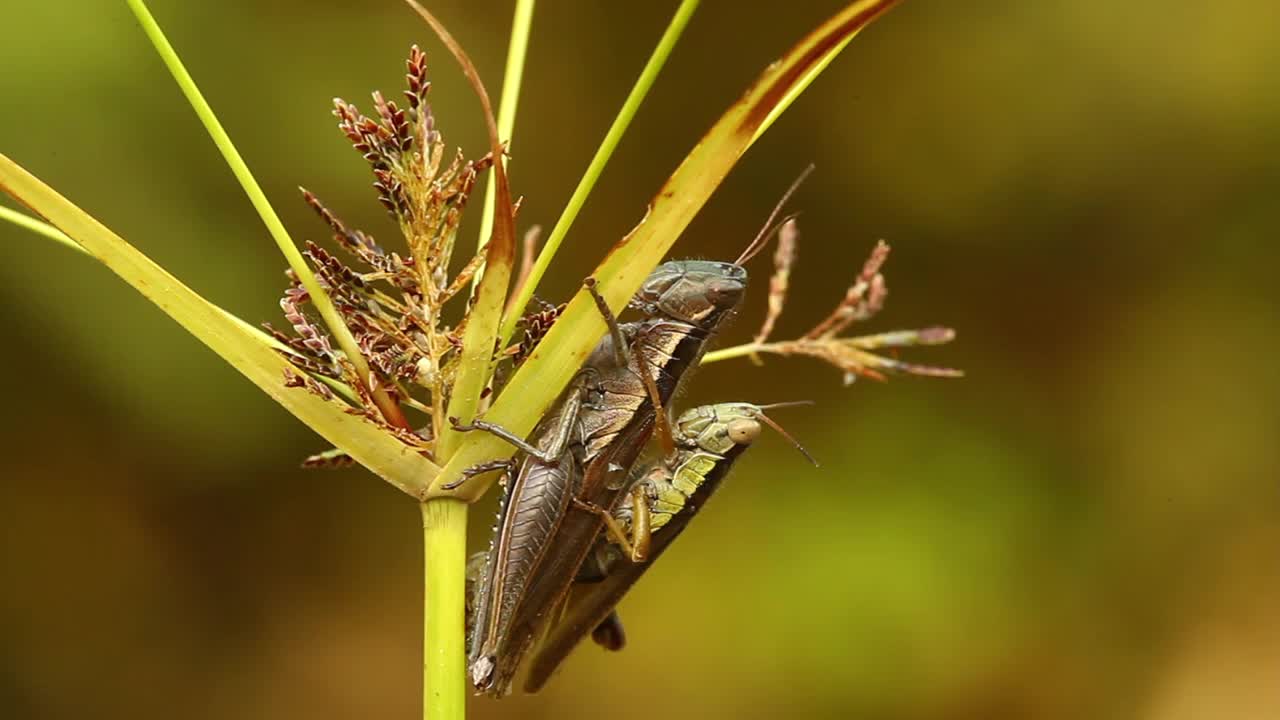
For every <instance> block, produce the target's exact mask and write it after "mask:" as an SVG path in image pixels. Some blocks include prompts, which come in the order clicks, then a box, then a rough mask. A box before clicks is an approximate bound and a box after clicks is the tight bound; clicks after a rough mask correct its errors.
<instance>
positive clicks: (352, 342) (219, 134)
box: [125, 0, 409, 427]
mask: <svg viewBox="0 0 1280 720" xmlns="http://www.w3.org/2000/svg"><path fill="white" fill-rule="evenodd" d="M125 1H126V2H127V3H128V5H129V9H131V10H132V11H133V14H134V15H135V16H137V18H138V23H139V24H141V25H142V30H143V32H145V33H146V34H147V37H148V39H150V40H151V44H152V45H153V46H155V49H156V52H157V53H158V54H159V55H160V59H161V60H163V61H164V64H165V66H166V67H167V68H168V69H169V73H170V74H172V75H173V79H174V80H175V81H176V82H177V83H178V87H179V88H180V89H181V90H182V94H183V95H184V96H185V97H186V99H187V102H188V103H189V104H190V105H191V109H192V110H195V113H196V116H197V117H199V118H200V122H201V123H202V124H203V125H204V128H205V131H206V132H208V133H209V137H210V138H211V139H212V140H213V144H214V145H216V146H217V148H218V152H220V153H222V159H223V160H224V161H225V162H226V163H227V166H228V167H230V168H231V173H232V174H233V175H235V177H236V180H238V181H239V182H240V187H241V188H243V189H244V192H245V195H248V196H249V202H251V203H253V207H254V209H255V210H257V211H258V216H259V217H261V218H262V222H263V224H264V225H266V226H267V231H268V232H269V233H270V234H271V237H272V239H274V240H275V242H276V245H277V246H278V247H279V248H280V252H281V253H282V254H283V255H284V257H285V260H287V261H288V263H289V267H290V268H292V269H293V271H294V272H295V273H297V275H298V280H299V281H300V282H301V283H302V286H303V287H304V288H306V290H307V294H308V295H310V296H311V304H312V305H314V306H315V308H316V311H317V312H318V313H320V317H321V319H323V320H324V323H325V325H326V326H327V327H328V328H329V332H331V333H333V337H334V339H335V340H336V341H337V343H338V347H340V348H342V351H343V352H344V353H346V355H347V360H348V361H350V362H351V364H352V365H353V366H354V367H355V369H356V374H357V375H358V376H359V379H360V382H361V383H363V384H364V386H365V387H366V388H369V387H371V386H370V383H369V363H368V361H367V360H366V359H365V357H364V355H363V354H362V353H361V352H360V348H359V346H358V345H357V344H356V339H355V337H353V336H352V335H351V330H350V329H348V328H347V325H346V323H344V322H343V321H342V317H341V316H340V315H339V314H338V310H337V308H335V307H334V306H333V301H332V300H330V299H329V295H328V293H326V292H325V291H324V288H322V287H320V282H319V281H318V280H317V279H316V276H315V273H313V272H311V266H309V265H307V262H306V260H304V259H303V257H302V253H301V252H299V250H298V246H297V245H294V243H293V238H291V237H289V232H288V231H287V230H285V227H284V223H283V222H281V221H280V216H278V215H276V211H275V209H274V208H272V207H271V203H270V202H269V201H268V200H267V195H266V193H264V192H262V187H261V186H259V185H258V181H257V180H256V179H255V178H254V177H253V173H252V172H250V171H249V166H248V165H247V164H245V161H244V158H242V157H241V156H240V152H239V151H238V150H236V147H235V145H234V144H233V143H232V142H231V136H230V135H228V134H227V131H226V130H224V129H223V127H222V123H221V122H219V121H218V117H217V116H216V115H215V114H214V112H213V108H212V107H211V106H210V105H209V102H208V101H207V100H205V98H204V95H203V94H202V93H201V92H200V88H198V87H197V86H196V82H195V80H194V79H193V78H192V77H191V74H190V73H188V72H187V69H186V68H185V67H183V65H182V60H181V59H179V58H178V53H177V51H176V50H174V49H173V45H171V44H169V40H168V39H167V38H166V37H165V36H164V32H163V31H162V30H161V29H160V25H159V24H158V23H157V22H156V19H155V18H154V17H152V15H151V11H150V10H148V9H147V5H146V3H145V2H143V0H125ZM371 395H372V397H373V399H374V402H375V403H376V404H377V405H378V409H380V410H381V411H382V415H383V417H384V418H386V420H387V422H389V423H392V424H395V425H400V426H401V427H408V426H409V423H408V421H407V420H405V417H404V413H403V412H402V411H401V410H400V406H399V405H396V403H395V401H394V400H392V399H391V396H390V395H388V394H387V391H386V390H385V389H383V388H374V389H373V390H372V391H371Z"/></svg>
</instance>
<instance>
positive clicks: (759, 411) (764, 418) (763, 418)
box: [756, 400, 818, 467]
mask: <svg viewBox="0 0 1280 720" xmlns="http://www.w3.org/2000/svg"><path fill="white" fill-rule="evenodd" d="M812 404H813V402H812V401H810V400H800V401H796V402H783V403H773V404H772V405H758V406H757V407H756V417H758V418H760V422H762V423H764V424H765V425H768V426H769V427H771V428H773V430H774V432H776V433H778V434H779V435H781V436H782V437H783V438H785V439H786V440H787V442H789V443H791V444H792V446H794V447H795V449H797V450H799V451H800V454H801V455H803V456H804V457H805V459H806V460H808V461H809V462H811V463H813V466H814V467H818V461H817V459H815V458H814V457H813V456H812V455H810V454H809V451H808V450H805V449H804V446H803V445H801V444H800V441H799V440H796V439H795V438H794V437H792V436H791V433H789V432H787V431H786V430H785V429H783V427H782V426H781V425H779V424H778V423H777V422H776V421H775V420H774V419H773V418H771V417H769V416H768V415H765V414H764V411H765V409H766V408H777V407H794V406H796V405H812Z"/></svg>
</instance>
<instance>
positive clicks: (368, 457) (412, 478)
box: [0, 155, 439, 497]
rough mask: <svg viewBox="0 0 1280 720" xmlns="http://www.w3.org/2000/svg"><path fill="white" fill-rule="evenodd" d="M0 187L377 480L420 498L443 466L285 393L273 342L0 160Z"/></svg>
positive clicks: (334, 409) (322, 404) (356, 421)
mask: <svg viewBox="0 0 1280 720" xmlns="http://www.w3.org/2000/svg"><path fill="white" fill-rule="evenodd" d="M0 189H3V190H4V191H5V192H7V193H9V194H10V195H12V196H13V197H14V198H15V199H17V200H19V201H20V202H22V203H23V204H25V205H27V206H28V207H30V208H31V209H32V210H33V211H35V212H36V213H38V214H40V215H42V216H44V217H45V218H47V219H48V220H49V221H50V222H51V223H52V224H53V225H54V226H56V227H57V228H59V229H60V230H62V231H63V232H64V233H66V234H67V235H68V236H70V237H71V239H73V240H74V241H75V242H76V243H78V244H79V245H80V247H82V248H83V249H84V250H85V251H86V252H88V253H89V254H90V255H93V256H94V257H95V258H97V259H98V260H100V261H101V262H102V263H103V264H104V265H106V266H107V267H109V268H111V270H112V271H113V272H115V273H116V274H117V275H119V276H120V277H121V278H122V279H123V280H124V281H125V282H127V283H129V284H130V285H132V286H133V288H134V289H135V290H137V291H138V292H140V293H142V295H143V296H144V297H146V298H147V299H148V300H150V301H151V302H153V303H155V304H156V306H158V307H159V308H160V309H161V310H163V311H164V312H165V313H166V314H168V315H169V317H171V318H173V319H174V320H176V321H177V322H178V324H180V325H182V326H183V327H184V328H186V329H187V331H188V332H190V333H191V334H192V335H195V336H196V338H198V339H199V340H200V341H201V342H203V343H204V344H205V345H207V346H209V348H210V349H211V350H213V351H214V352H216V353H217V354H218V355H219V356H220V357H222V359H223V360H226V361H227V362H229V363H231V365H232V366H233V367H234V368H235V369H237V370H239V371H240V372H241V373H242V374H243V375H244V376H245V377H247V378H249V380H251V381H252V382H253V384H255V385H257V386H258V387H259V388H261V389H262V391H263V392H265V393H266V394H267V395H269V396H270V397H271V398H272V399H273V400H275V401H276V402H278V403H280V404H281V405H283V406H284V408H285V409H286V410H288V411H289V412H291V413H293V415H294V416H295V417H297V418H298V419H299V420H301V421H302V422H303V423H305V424H306V425H307V426H308V427H310V428H311V429H312V430H315V431H316V432H317V433H319V434H320V435H321V436H322V437H324V438H325V440H328V441H329V442H330V443H333V444H334V445H335V446H337V447H339V448H341V449H342V450H344V451H346V452H347V453H349V454H350V455H351V457H353V458H355V459H356V461H357V462H359V463H360V464H362V465H364V466H365V467H367V468H369V469H370V470H372V471H373V472H374V473H375V474H377V475H378V476H379V477H382V478H383V479H384V480H386V481H387V482H389V483H391V484H392V485H395V486H396V487H398V488H400V489H401V490H403V491H405V492H407V493H409V494H410V495H413V496H415V497H417V496H419V495H421V493H422V490H423V489H424V488H425V486H426V484H427V483H428V482H429V481H430V480H431V478H433V477H435V475H436V474H437V473H438V472H439V467H437V466H436V465H435V463H432V462H431V461H429V460H427V459H426V458H425V457H423V456H422V455H420V454H419V453H417V452H415V451H413V450H412V449H410V448H409V447H408V446H406V445H404V444H403V443H401V442H400V441H399V440H397V439H395V438H394V437H392V436H391V435H390V434H388V433H386V432H384V431H383V430H382V429H380V428H378V427H377V426H375V425H373V424H372V423H370V422H368V421H366V420H364V419H362V418H360V417H357V416H354V415H351V414H349V413H347V412H345V411H344V410H343V406H342V404H341V403H338V402H330V401H326V400H323V399H321V398H319V397H317V396H315V395H313V394H311V393H309V392H307V391H306V390H302V389H296V388H286V387H285V386H284V375H285V373H286V372H287V371H288V372H294V371H293V370H292V366H291V365H290V364H289V363H288V362H286V361H285V360H284V358H282V357H280V355H279V353H277V351H276V350H275V349H273V347H272V344H271V343H270V342H269V339H268V338H266V337H265V336H263V335H261V334H260V333H257V332H255V331H254V330H252V329H250V328H249V327H248V326H247V325H246V324H244V323H243V322H241V321H239V320H237V319H234V316H232V315H231V314H230V313H227V312H226V311H224V310H223V309H222V308H220V307H218V306H216V305H214V304H212V303H210V302H209V301H207V300H205V299H204V298H203V297H201V296H200V295H199V294H198V293H196V292H195V291H194V290H192V289H191V288H189V287H187V286H186V285H184V284H182V282H181V281H179V280H178V279H177V278H175V277H174V276H172V275H170V274H169V273H168V272H167V271H166V270H165V269H164V268H162V267H160V266H159V265H157V264H155V263H154V262H152V261H151V259H150V258H148V257H147V256H146V255H143V254H142V253H141V252H139V251H138V250H137V248H134V247H133V246H132V245H130V244H129V243H127V242H125V241H124V240H123V239H122V238H120V236H118V235H116V234H115V233H113V232H111V231H110V230H108V229H107V228H106V227H105V226H104V225H102V223H100V222H98V221H97V220H95V219H93V218H92V217H90V216H89V215H88V214H87V213H86V212H84V211H83V210H81V209H80V208H78V207H76V206H75V205H74V204H73V203H72V202H71V201H69V200H67V199H66V198H64V197H62V196H61V195H59V194H58V193H57V192H55V191H54V190H53V189H52V188H50V187H49V186H48V185H45V184H44V183H42V182H41V181H40V180H39V179H38V178H36V177H35V176H33V175H31V174H30V173H28V172H27V171H26V170H24V169H23V168H22V167H20V166H19V165H18V164H17V163H15V162H13V161H12V160H10V159H9V158H8V157H6V156H4V155H0Z"/></svg>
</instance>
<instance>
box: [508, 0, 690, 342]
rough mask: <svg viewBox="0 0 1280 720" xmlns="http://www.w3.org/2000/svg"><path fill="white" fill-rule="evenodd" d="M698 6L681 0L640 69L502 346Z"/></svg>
mask: <svg viewBox="0 0 1280 720" xmlns="http://www.w3.org/2000/svg"><path fill="white" fill-rule="evenodd" d="M697 8H698V0H684V1H683V2H681V3H680V7H679V8H677V9H676V14H675V15H674V16H673V17H672V18H671V23H670V24H668V25H667V30H666V32H664V33H663V34H662V39H660V40H659V41H658V46H657V47H655V48H654V49H653V54H652V55H650V56H649V62H647V63H645V66H644V70H642V71H641V72H640V77H639V78H637V79H636V84H635V85H634V86H632V88H631V93H630V94H629V95H627V99H626V101H625V102H623V103H622V109H621V110H619V111H618V116H617V117H615V118H614V119H613V125H611V126H610V127H609V132H607V133H606V134H605V136H604V140H603V141H601V142H600V147H599V148H597V149H596V154H595V157H593V158H591V164H590V165H588V166H587V171H586V172H585V173H583V175H582V179H581V180H579V181H578V187H576V188H574V190H573V195H571V196H570V197H569V203H568V204H567V205H565V208H564V212H562V213H560V219H559V220H556V224H555V227H553V228H552V229H551V234H550V235H548V236H547V244H546V245H544V246H543V247H542V252H540V253H538V261H537V262H536V263H534V265H533V270H532V272H530V273H529V279H528V280H526V281H525V283H524V285H523V286H521V287H520V289H519V291H518V292H519V293H520V294H519V295H517V296H516V300H515V303H513V304H512V305H510V308H511V313H510V314H509V315H508V316H507V317H505V318H503V321H502V330H501V331H500V332H499V333H498V337H499V338H500V339H501V340H502V342H501V343H499V347H505V346H506V345H507V343H508V342H509V341H510V340H511V335H512V334H513V333H514V332H515V330H516V323H517V322H519V320H520V315H521V313H523V312H524V308H525V306H527V305H528V304H529V300H531V299H532V298H533V291H534V290H536V289H537V287H538V281H539V280H541V279H542V276H543V275H544V274H546V272H547V268H548V267H550V266H551V259H552V258H553V257H555V254H556V251H557V250H559V249H560V243H561V242H563V241H564V238H565V235H568V234H569V228H570V227H572V226H573V221H574V220H576V219H577V217H578V212H579V211H581V210H582V206H583V205H584V204H585V203H586V202H587V196H589V195H590V194H591V190H592V189H593V188H595V186H596V181H597V180H599V179H600V175H601V173H603V172H604V168H605V165H608V164H609V158H611V157H613V151H614V150H615V149H616V148H617V147H618V143H619V142H621V141H622V136H623V135H624V134H626V132H627V128H629V127H631V121H632V120H633V119H634V118H635V116H636V112H637V111H638V110H639V109H640V104H641V103H643V102H644V99H645V97H646V96H647V95H648V94H649V88H651V87H653V82H654V81H655V80H657V79H658V73H659V72H661V71H662V66H663V65H665V64H666V63H667V58H668V57H670V56H671V51H672V50H673V49H674V48H675V45H676V41H677V40H679V39H680V34H681V33H683V32H684V28H685V26H686V25H688V24H689V18H691V17H692V16H693V11H694V10H696V9H697Z"/></svg>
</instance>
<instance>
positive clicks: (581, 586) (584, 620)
mask: <svg viewBox="0 0 1280 720" xmlns="http://www.w3.org/2000/svg"><path fill="white" fill-rule="evenodd" d="M791 404H794V403H779V404H776V405H753V404H751V403H742V402H737V403H720V404H716V405H703V406H700V407H695V408H693V409H691V410H687V411H685V412H684V413H683V414H682V415H681V416H680V418H679V419H678V420H677V421H676V423H675V427H674V431H675V441H676V447H675V450H674V451H673V452H671V453H669V454H668V455H667V457H665V458H663V459H661V460H659V461H657V462H655V463H653V464H652V465H651V466H649V467H648V468H647V469H644V470H641V471H640V472H639V473H638V474H637V475H636V478H635V480H634V481H633V484H632V492H630V493H629V494H628V495H626V496H625V497H624V498H623V500H622V502H621V503H620V504H619V506H618V507H617V509H615V510H614V512H613V514H612V516H611V517H610V519H609V520H608V521H606V526H607V527H608V528H609V532H608V533H606V534H602V535H601V537H600V538H599V539H598V540H597V541H596V544H595V547H594V548H593V551H592V554H591V557H590V558H589V560H588V562H587V563H585V564H584V565H583V567H582V568H581V570H580V571H579V574H578V577H577V579H576V582H575V584H574V586H573V589H572V593H571V594H570V595H569V597H568V599H567V602H566V604H565V607H564V609H563V611H562V613H561V614H560V618H559V620H558V621H557V622H556V623H555V624H554V625H553V626H552V627H551V629H550V631H549V633H548V635H547V637H546V638H545V640H544V641H543V642H542V644H541V645H540V646H539V647H538V650H537V652H536V654H535V655H534V658H533V661H532V663H531V666H530V672H529V676H528V678H527V679H526V682H525V688H524V689H525V691H526V692H537V691H538V690H539V689H541V688H542V687H543V685H545V684H546V682H547V680H548V679H549V678H550V677H551V675H552V673H553V672H554V671H555V670H556V668H558V667H559V665H560V664H561V663H562V662H563V661H564V659H565V658H566V657H567V656H568V654H569V653H570V651H572V650H573V648H574V647H575V646H576V645H577V644H578V642H580V641H581V639H582V638H583V637H584V636H585V635H586V634H587V633H588V632H590V633H591V636H592V638H593V639H594V640H595V641H596V643H597V644H600V645H602V646H604V647H605V648H607V649H610V650H620V649H621V648H622V646H623V645H624V644H625V642H626V640H625V634H624V632H623V630H622V623H621V621H620V620H619V619H618V616H617V613H616V611H615V609H614V608H615V607H616V606H617V604H618V602H619V601H620V600H621V599H622V597H623V595H625V594H626V592H627V591H628V590H629V589H630V588H631V586H632V585H634V584H635V583H636V581H637V580H639V579H640V577H641V576H642V575H644V573H645V572H646V571H647V570H648V569H649V567H650V566H652V565H653V563H654V562H656V561H657V559H658V557H660V556H661V555H662V553H663V552H664V551H665V550H666V549H667V548H668V547H670V545H671V543H672V542H674V541H675V539H676V538H677V537H679V536H680V533H682V532H684V529H685V527H687V526H688V524H689V522H690V521H691V520H692V519H693V517H694V515H696V514H697V512H698V510H699V509H701V508H702V507H703V506H704V505H705V503H706V502H707V500H708V499H709V498H710V497H711V495H712V494H713V493H715V491H716V489H717V488H719V486H720V484H721V483H722V481H723V480H724V478H725V476H726V475H727V474H728V472H729V469H730V468H731V467H732V466H733V463H734V461H735V460H737V458H738V457H739V456H740V455H741V454H742V453H743V452H744V451H745V450H746V449H747V448H748V447H750V446H751V444H752V443H753V442H755V440H756V438H758V437H759V436H760V431H761V424H762V423H764V424H768V425H769V426H771V427H773V428H774V429H775V430H777V431H778V432H779V433H780V434H782V436H783V437H785V438H787V440H789V441H790V442H791V443H792V444H793V445H795V447H796V448H797V449H799V450H800V452H801V453H803V454H804V455H805V457H806V458H808V459H809V460H810V462H814V461H813V458H812V457H810V456H809V454H808V452H806V451H805V449H804V448H803V447H801V446H800V444H799V443H797V442H796V441H795V440H794V439H792V438H791V436H790V435H788V434H787V433H786V432H785V431H784V430H783V429H782V428H781V427H779V426H778V425H777V424H776V423H774V422H773V421H772V420H771V419H770V418H769V417H768V416H767V415H765V414H764V411H765V410H766V409H769V408H773V407H781V406H786V405H791ZM814 464H815V465H816V464H817V463H816V462H814ZM641 525H647V532H648V533H650V534H651V546H650V552H649V554H648V556H647V557H641V558H639V559H637V558H636V557H635V555H634V553H633V552H632V551H631V548H628V547H627V546H626V545H625V544H623V543H619V542H618V541H617V540H616V538H619V537H627V536H628V535H630V534H632V533H634V532H635V531H636V530H637V528H638V526H641ZM641 532H644V531H641ZM628 560H630V562H628Z"/></svg>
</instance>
